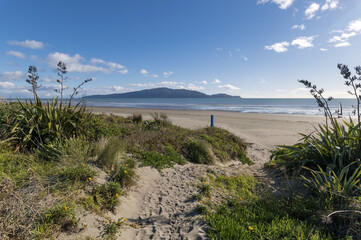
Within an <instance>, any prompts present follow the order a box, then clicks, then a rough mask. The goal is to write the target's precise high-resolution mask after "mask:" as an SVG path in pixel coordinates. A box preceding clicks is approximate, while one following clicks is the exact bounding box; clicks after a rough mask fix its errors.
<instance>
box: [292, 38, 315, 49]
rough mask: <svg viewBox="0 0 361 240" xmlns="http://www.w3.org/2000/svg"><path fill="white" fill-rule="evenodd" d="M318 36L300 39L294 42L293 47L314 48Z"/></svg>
mask: <svg viewBox="0 0 361 240" xmlns="http://www.w3.org/2000/svg"><path fill="white" fill-rule="evenodd" d="M315 37H316V36H310V37H299V38H296V39H295V40H293V41H292V43H291V45H292V46H297V48H298V49H304V48H310V47H313V43H312V42H313V40H314V39H315Z"/></svg>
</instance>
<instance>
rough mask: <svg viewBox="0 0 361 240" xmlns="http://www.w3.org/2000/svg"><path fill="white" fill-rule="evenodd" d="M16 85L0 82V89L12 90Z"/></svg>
mask: <svg viewBox="0 0 361 240" xmlns="http://www.w3.org/2000/svg"><path fill="white" fill-rule="evenodd" d="M15 88H16V85H15V84H14V83H11V82H0V89H6V90H12V89H15Z"/></svg>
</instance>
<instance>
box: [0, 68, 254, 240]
mask: <svg viewBox="0 0 361 240" xmlns="http://www.w3.org/2000/svg"><path fill="white" fill-rule="evenodd" d="M66 74H67V71H66V65H65V63H59V64H58V75H59V77H60V79H59V80H58V83H59V89H57V91H56V92H57V93H59V95H60V98H59V99H58V98H54V99H51V100H48V101H43V100H41V99H40V98H39V97H38V95H37V90H38V89H39V88H41V87H42V86H41V85H39V84H38V79H39V75H38V73H37V69H36V67H34V66H31V67H29V74H28V79H27V82H28V83H29V84H30V85H31V92H32V94H33V100H28V101H17V102H9V101H6V100H3V99H1V101H0V116H1V117H0V213H1V214H0V238H1V239H34V238H36V239H48V238H52V237H53V236H54V233H55V232H61V231H70V230H71V231H73V230H74V229H75V230H76V229H77V226H78V224H79V221H80V220H79V218H77V213H79V212H81V211H85V210H88V211H92V212H94V213H96V214H98V215H99V216H101V217H105V216H106V214H107V212H108V211H115V210H116V206H117V205H118V204H119V196H121V195H122V194H124V193H125V192H126V191H127V189H129V188H130V187H131V186H132V185H133V184H134V183H135V182H136V179H137V176H136V168H137V166H138V165H141V166H152V167H155V168H157V169H158V170H160V171H161V170H162V169H164V168H166V167H172V166H173V165H174V164H185V163H186V162H187V161H193V162H196V163H204V164H211V163H214V162H215V161H228V160H239V161H241V162H242V163H245V164H252V162H251V161H250V160H249V159H248V158H247V157H246V146H245V144H244V143H243V141H242V140H241V139H239V138H238V137H236V136H234V135H233V134H231V133H229V132H227V131H225V130H223V129H219V128H205V129H199V130H188V129H184V128H180V127H177V126H174V125H173V124H172V123H171V122H170V121H169V120H168V118H167V116H166V115H164V114H154V115H153V119H151V120H146V121H144V120H143V118H142V116H141V115H133V116H131V117H129V118H124V117H118V116H114V115H104V114H103V115H102V114H100V115H95V114H92V113H90V112H88V111H87V110H86V106H85V105H84V102H82V101H80V102H79V103H78V104H72V101H73V97H75V96H76V95H77V93H78V91H79V90H80V87H81V86H82V85H83V84H85V83H87V82H89V81H90V80H91V79H87V80H84V81H83V82H82V83H81V84H80V85H79V86H78V87H76V88H74V89H73V91H70V99H69V98H68V99H67V98H66V94H68V93H69V90H68V88H67V87H66V82H67V79H66ZM110 222H111V223H112V224H109V226H108V227H107V228H106V235H107V236H108V237H109V238H113V237H114V235H115V233H116V232H117V231H118V228H119V226H120V224H119V222H114V221H110Z"/></svg>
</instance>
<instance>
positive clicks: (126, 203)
mask: <svg viewBox="0 0 361 240" xmlns="http://www.w3.org/2000/svg"><path fill="white" fill-rule="evenodd" d="M205 169H206V166H196V165H195V164H186V165H184V166H179V165H177V166H175V167H174V168H170V169H164V170H163V171H162V173H159V172H158V171H157V170H155V169H152V168H150V167H143V168H139V169H138V172H137V173H138V175H139V176H140V179H139V181H138V186H137V187H136V188H135V189H134V190H132V191H131V192H129V193H128V195H127V196H123V197H121V199H120V200H121V202H122V204H121V205H120V206H119V207H118V208H117V209H116V212H117V214H116V215H113V216H111V217H112V218H114V219H117V218H121V217H125V218H127V219H128V221H129V223H130V224H132V223H135V224H137V225H138V227H137V228H134V227H131V226H127V227H125V228H123V229H122V233H121V235H120V237H119V238H118V239H139V240H142V239H186V238H188V239H207V236H206V229H205V227H206V224H205V223H204V222H203V221H201V220H200V219H198V217H197V212H195V207H196V205H197V202H195V201H193V200H192V199H191V196H192V195H193V194H194V193H197V192H198V188H197V187H196V185H195V184H197V183H200V180H199V176H200V174H201V173H203V172H205Z"/></svg>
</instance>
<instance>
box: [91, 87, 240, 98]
mask: <svg viewBox="0 0 361 240" xmlns="http://www.w3.org/2000/svg"><path fill="white" fill-rule="evenodd" d="M86 98H241V97H240V96H231V95H228V94H225V93H218V94H212V95H208V94H205V93H201V92H198V91H192V90H186V89H171V88H153V89H145V90H141V91H135V92H127V93H114V94H106V95H90V96H86Z"/></svg>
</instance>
